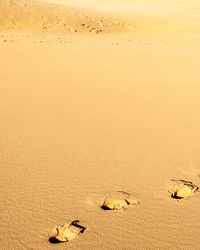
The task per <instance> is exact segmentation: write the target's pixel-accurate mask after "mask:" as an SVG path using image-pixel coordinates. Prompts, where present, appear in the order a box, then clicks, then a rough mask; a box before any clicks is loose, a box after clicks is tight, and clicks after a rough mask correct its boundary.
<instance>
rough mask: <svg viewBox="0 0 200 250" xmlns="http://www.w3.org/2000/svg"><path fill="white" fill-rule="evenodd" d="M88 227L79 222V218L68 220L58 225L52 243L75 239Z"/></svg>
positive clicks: (54, 230)
mask: <svg viewBox="0 0 200 250" xmlns="http://www.w3.org/2000/svg"><path fill="white" fill-rule="evenodd" d="M85 230H86V227H84V226H82V225H80V224H79V220H74V221H72V222H67V223H65V224H64V225H63V226H56V227H55V228H54V229H53V231H52V233H51V237H50V238H49V241H50V242H51V243H60V242H66V241H70V240H73V239H74V238H76V237H77V236H78V235H79V234H80V233H83V232H84V231H85Z"/></svg>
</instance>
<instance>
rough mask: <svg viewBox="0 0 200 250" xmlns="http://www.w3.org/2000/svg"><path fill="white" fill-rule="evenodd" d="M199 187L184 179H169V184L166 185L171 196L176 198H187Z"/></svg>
mask: <svg viewBox="0 0 200 250" xmlns="http://www.w3.org/2000/svg"><path fill="white" fill-rule="evenodd" d="M198 189H199V187H198V186H196V185H195V184H193V183H192V182H191V181H185V180H171V184H170V185H168V192H169V193H170V194H171V197H172V198H174V199H177V200H183V199H187V198H189V197H190V196H192V195H193V194H194V193H195V192H197V191H198Z"/></svg>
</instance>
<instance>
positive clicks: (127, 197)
mask: <svg viewBox="0 0 200 250" xmlns="http://www.w3.org/2000/svg"><path fill="white" fill-rule="evenodd" d="M138 203H139V201H137V200H135V199H134V198H133V195H132V194H130V193H127V192H124V191H114V192H111V193H110V194H109V195H108V196H107V197H106V198H105V200H104V203H103V205H102V206H101V208H102V209H103V210H126V209H128V207H129V206H130V205H135V204H138Z"/></svg>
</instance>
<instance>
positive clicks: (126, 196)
mask: <svg viewBox="0 0 200 250" xmlns="http://www.w3.org/2000/svg"><path fill="white" fill-rule="evenodd" d="M167 190H168V192H169V193H170V194H171V198H173V199H175V200H176V201H180V200H185V199H188V198H189V197H190V196H192V195H193V194H194V193H195V192H197V191H198V190H199V187H198V186H196V185H195V184H193V183H192V182H191V181H185V180H171V182H170V185H168V186H167ZM139 203H140V202H139V201H138V200H136V199H135V198H134V196H133V195H132V194H131V193H128V192H124V191H114V192H111V193H110V194H108V196H107V197H105V199H104V202H103V204H102V205H101V209H103V210H127V209H128V208H129V207H130V206H132V205H137V204H139ZM86 229H87V227H86V226H83V225H81V224H80V221H79V220H74V221H71V222H67V223H65V224H64V225H62V226H56V227H55V228H54V229H53V231H52V233H51V235H50V238H49V242H50V243H61V242H67V241H71V240H73V239H74V238H76V237H77V236H78V235H79V234H82V233H83V232H84V231H85V230H86Z"/></svg>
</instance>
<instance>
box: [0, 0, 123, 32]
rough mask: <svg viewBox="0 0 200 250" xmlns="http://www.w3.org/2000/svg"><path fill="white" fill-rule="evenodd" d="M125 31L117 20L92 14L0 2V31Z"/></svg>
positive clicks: (23, 1)
mask: <svg viewBox="0 0 200 250" xmlns="http://www.w3.org/2000/svg"><path fill="white" fill-rule="evenodd" d="M125 29H126V28H125V27H124V25H123V24H122V23H120V22H119V21H118V20H116V19H114V18H110V17H106V15H105V14H104V16H101V15H99V14H97V13H94V11H93V12H92V11H84V10H83V9H79V8H73V7H68V6H64V5H59V4H53V3H47V2H43V1H37V0H29V1H27V0H1V2H0V31H5V30H6V31H9V30H10V31H18V30H27V31H34V32H35V31H37V32H44V33H53V32H62V33H63V32H65V33H66V32H77V33H95V34H100V33H109V32H116V31H122V30H125Z"/></svg>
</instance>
